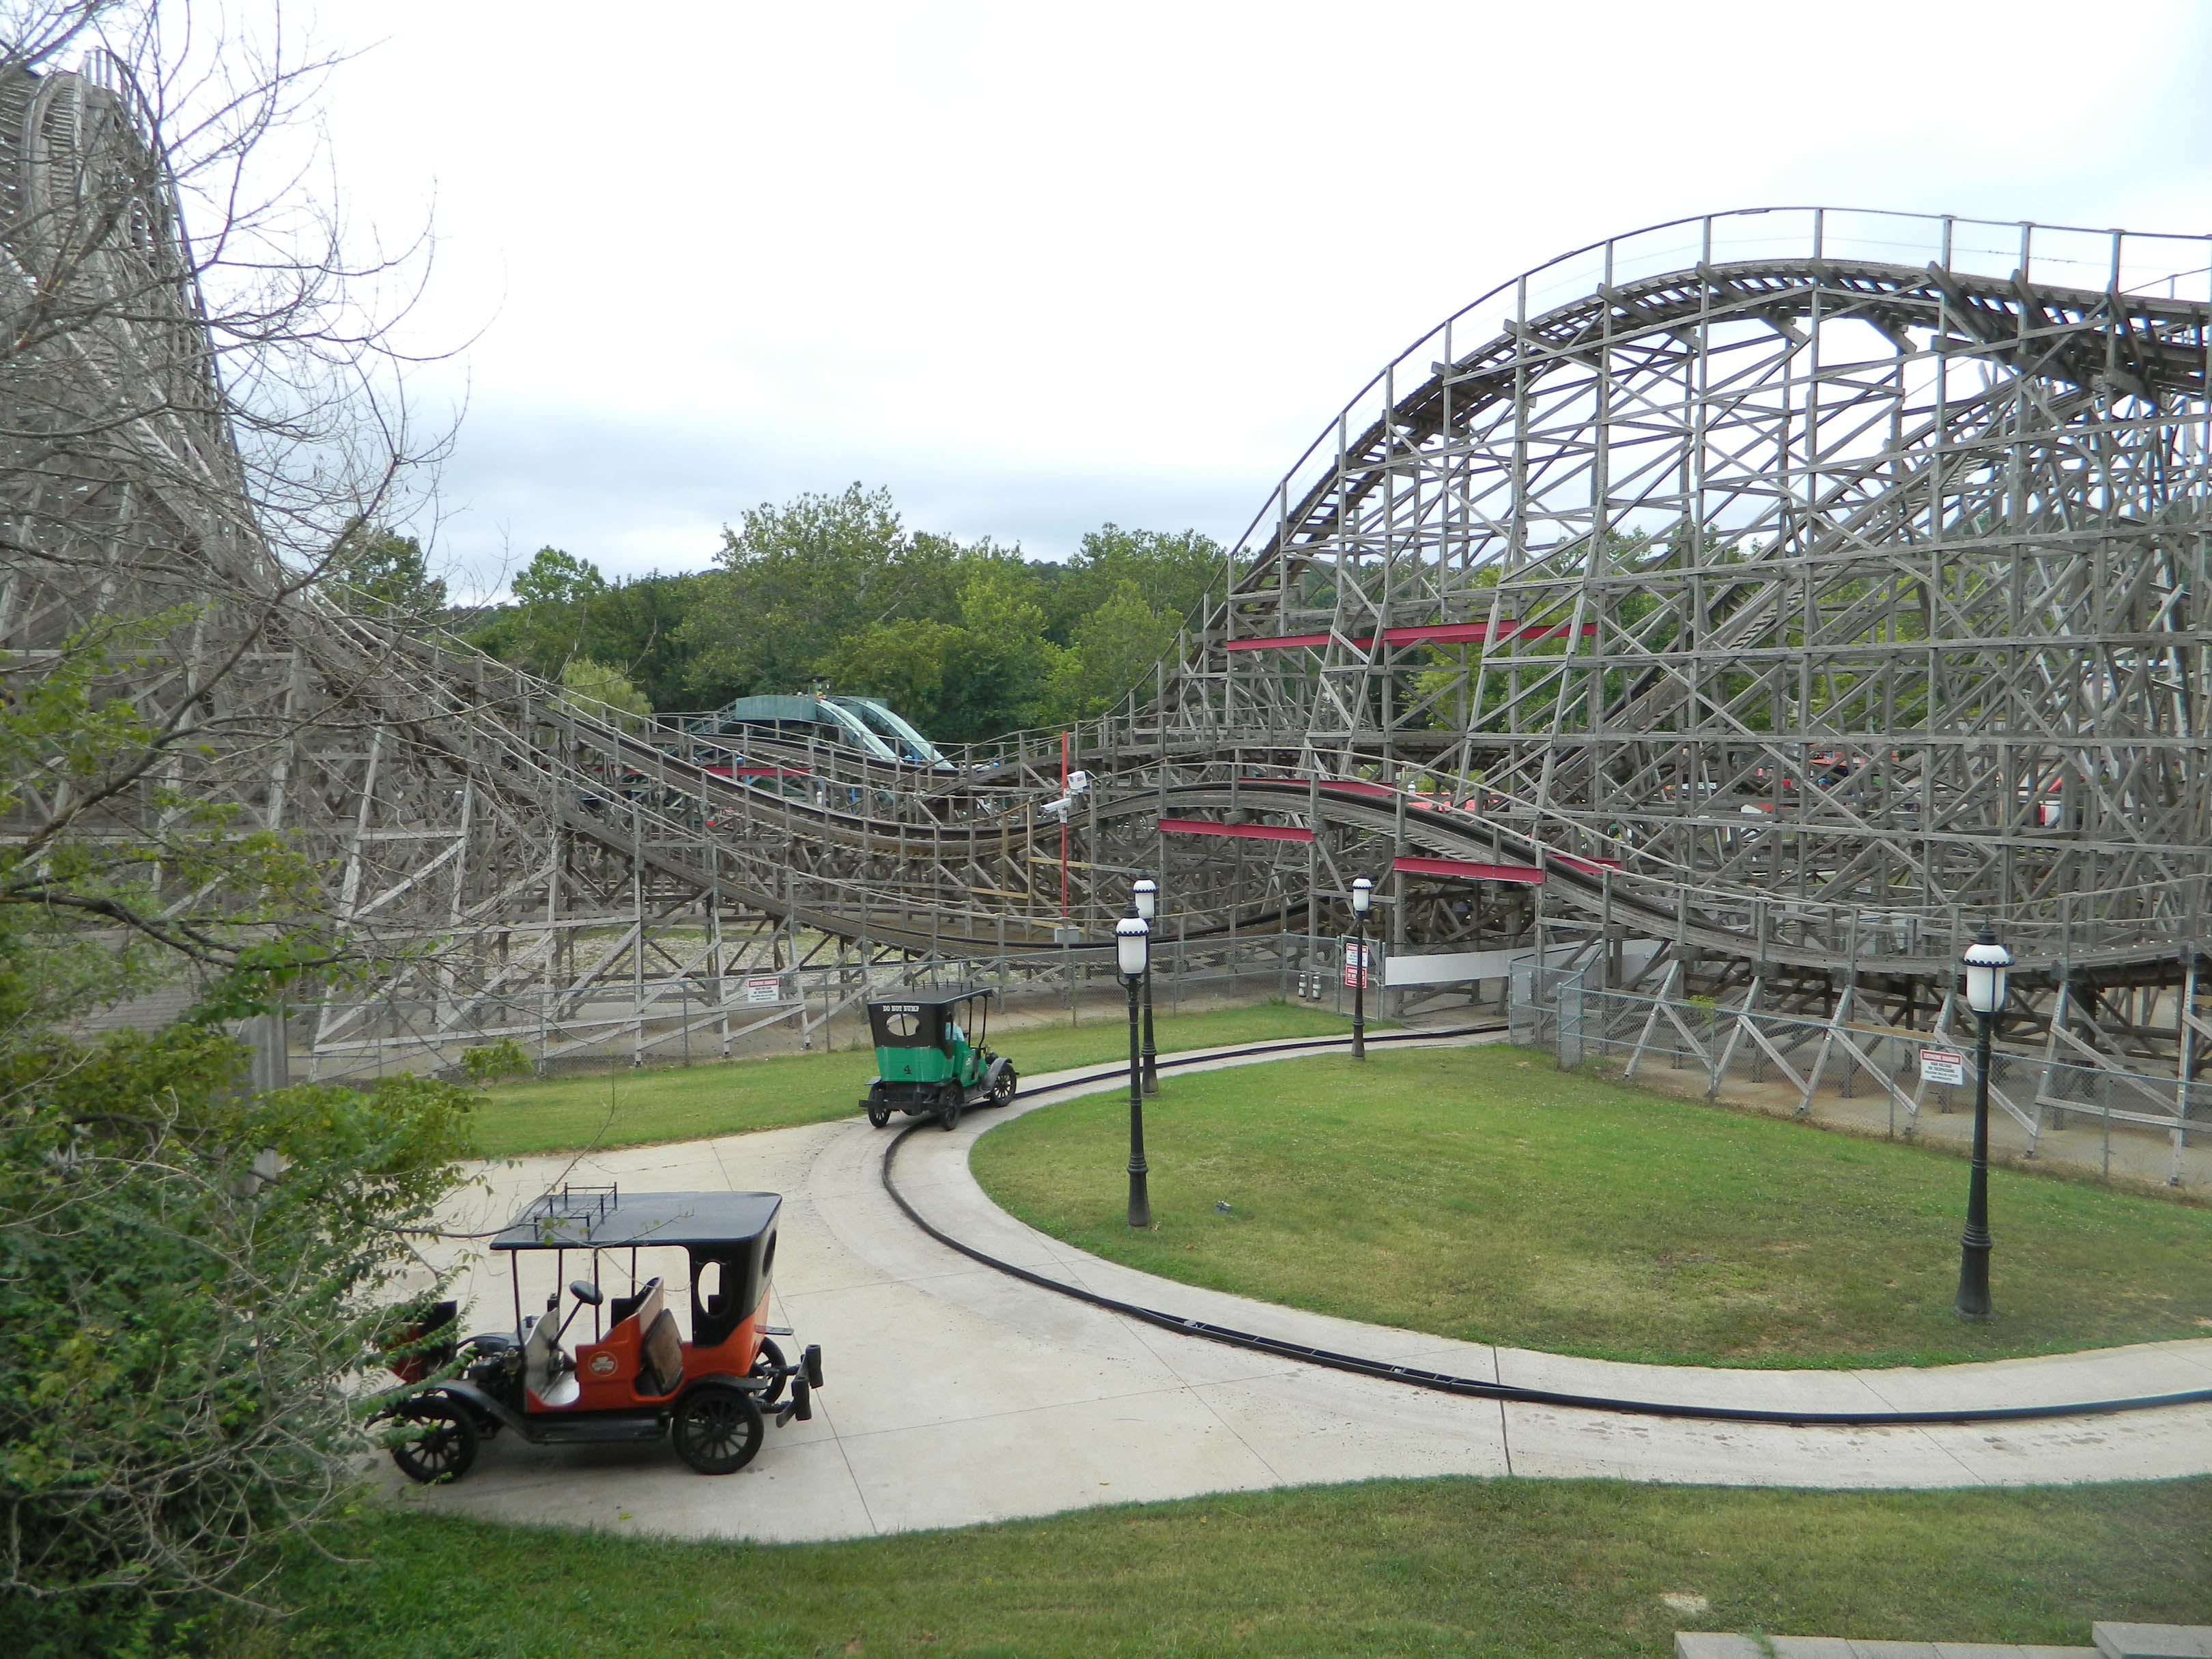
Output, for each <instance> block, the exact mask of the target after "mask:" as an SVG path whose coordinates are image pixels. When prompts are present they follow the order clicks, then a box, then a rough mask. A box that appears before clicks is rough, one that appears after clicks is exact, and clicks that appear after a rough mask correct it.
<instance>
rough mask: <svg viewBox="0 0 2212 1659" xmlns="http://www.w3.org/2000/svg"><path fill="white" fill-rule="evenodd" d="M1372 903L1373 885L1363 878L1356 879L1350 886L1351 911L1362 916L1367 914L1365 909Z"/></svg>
mask: <svg viewBox="0 0 2212 1659" xmlns="http://www.w3.org/2000/svg"><path fill="white" fill-rule="evenodd" d="M1374 902H1375V884H1374V883H1373V882H1371V881H1370V880H1368V879H1367V878H1366V877H1364V876H1360V877H1358V878H1355V879H1354V880H1353V882H1352V909H1353V910H1354V911H1355V912H1357V913H1358V915H1363V916H1364V915H1366V914H1367V907H1368V906H1369V905H1370V904H1372V903H1374Z"/></svg>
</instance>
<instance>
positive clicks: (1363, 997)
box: [1339, 876, 1375, 1060]
mask: <svg viewBox="0 0 2212 1659" xmlns="http://www.w3.org/2000/svg"><path fill="white" fill-rule="evenodd" d="M1374 902H1375V884H1374V883H1373V882H1371V881H1370V880H1368V879H1367V878H1366V877H1364V876H1360V877H1358V878H1356V879H1355V880H1354V881H1353V882H1352V960H1353V961H1354V962H1355V963H1358V966H1357V967H1355V968H1354V969H1352V1058H1353V1059H1354V1060H1364V1059H1366V1058H1367V907H1368V906H1369V905H1370V904H1372V903H1374ZM1339 1006H1341V1005H1339Z"/></svg>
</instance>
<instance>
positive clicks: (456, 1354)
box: [382, 1187, 822, 1481]
mask: <svg viewBox="0 0 2212 1659" xmlns="http://www.w3.org/2000/svg"><path fill="white" fill-rule="evenodd" d="M782 1204H783V1200H782V1199H781V1198H780V1197H779V1196H778V1195H777V1194H774V1193H632V1194H628V1195H626V1196H625V1195H623V1194H621V1193H620V1192H618V1191H617V1189H616V1188H612V1187H605V1188H598V1187H594V1188H574V1187H564V1188H562V1190H561V1191H560V1192H558V1193H553V1194H547V1195H546V1196H544V1198H541V1199H538V1200H536V1201H535V1202H533V1203H532V1204H531V1205H530V1206H528V1207H527V1208H526V1209H525V1210H524V1211H523V1212H522V1213H521V1214H520V1215H519V1216H517V1217H516V1218H514V1221H513V1225H510V1226H509V1227H507V1230H506V1231H503V1232H501V1234H500V1235H499V1236H498V1237H495V1238H494V1239H493V1240H492V1242H491V1247H492V1249H495V1250H498V1251H503V1252H505V1253H507V1267H508V1270H509V1276H510V1278H511V1279H512V1280H513V1287H514V1329H513V1334H512V1335H510V1334H507V1333H505V1332H489V1333H484V1334H478V1335H475V1336H471V1337H468V1338H466V1339H465V1340H461V1341H459V1342H455V1341H453V1340H452V1337H451V1333H452V1331H453V1319H454V1311H455V1304H453V1303H451V1302H442V1303H440V1304H437V1305H436V1306H435V1308H434V1309H432V1310H430V1311H429V1314H428V1317H427V1318H424V1319H422V1320H420V1321H418V1322H415V1323H414V1324H412V1325H410V1327H408V1328H407V1329H406V1330H405V1332H404V1340H403V1341H402V1342H401V1343H400V1344H399V1345H398V1351H397V1354H396V1357H395V1358H393V1360H392V1370H393V1371H394V1372H395V1373H396V1374H397V1375H398V1376H399V1378H400V1379H401V1381H402V1382H403V1383H405V1384H407V1385H408V1386H406V1387H404V1388H403V1389H400V1390H398V1392H396V1393H394V1394H393V1395H390V1396H389V1397H388V1398H387V1400H386V1403H385V1405H384V1407H383V1410H382V1415H383V1416H384V1417H385V1418H386V1419H389V1420H390V1421H391V1422H392V1424H393V1425H395V1427H394V1430H393V1432H392V1460H393V1461H394V1462H397V1463H398V1465H399V1467H400V1468H401V1469H403V1470H404V1471H405V1472H406V1473H407V1474H409V1475H410V1477H412V1478H413V1479H415V1480H422V1481H433V1480H459V1478H460V1477H461V1476H462V1475H464V1474H467V1473H468V1470H469V1468H470V1466H471V1464H473V1463H474V1462H476V1455H477V1445H478V1443H479V1442H481V1441H483V1440H486V1439H489V1438H490V1437H492V1436H494V1435H495V1434H497V1433H499V1432H500V1431H501V1430H502V1429H512V1430H513V1431H514V1432H515V1433H516V1434H518V1435H520V1437H522V1438H524V1439H525V1440H528V1441H530V1442H532V1443H536V1444H541V1445H544V1444H570V1443H584V1442H587V1441H589V1442H607V1441H625V1440H637V1441H641V1440H658V1439H659V1438H661V1437H663V1436H664V1435H665V1436H666V1437H668V1438H669V1439H671V1440H672V1441H673V1442H674V1443H675V1446H676V1455H678V1456H679V1457H681V1458H682V1459H683V1460H684V1462H686V1463H689V1464H690V1466H691V1467H692V1468H695V1469H696V1470H698V1471H699V1472H700V1473H701V1474H732V1473H733V1472H734V1471H736V1470H738V1469H741V1468H744V1466H745V1465H746V1464H747V1463H750V1462H752V1460H753V1457H754V1455H755V1454H756V1453H757V1452H758V1451H759V1450H760V1448H761V1442H762V1440H763V1438H764V1437H765V1436H766V1432H767V1424H768V1419H769V1414H770V1413H773V1414H774V1416H775V1421H776V1423H777V1424H778V1425H783V1424H786V1423H788V1422H790V1421H791V1420H792V1419H793V1418H794V1417H795V1418H797V1419H799V1420H800V1421H801V1422H804V1421H805V1420H806V1419H808V1418H810V1417H811V1416H812V1415H813V1390H814V1389H818V1388H820V1387H821V1386H822V1350H821V1349H820V1348H819V1347H809V1348H807V1349H806V1350H805V1352H802V1353H801V1354H800V1356H799V1361H798V1363H797V1364H789V1363H787V1362H786V1360H785V1358H784V1354H783V1350H782V1349H781V1347H779V1346H777V1344H776V1342H775V1338H776V1337H778V1336H789V1335H790V1334H791V1333H790V1332H789V1331H788V1330H781V1329H775V1328H771V1327H769V1325H768V1323H767V1319H768V1300H769V1275H770V1273H771V1271H772V1270H773V1269H774V1267H775V1225H776V1215H777V1212H778V1211H779V1210H781V1207H782ZM572 1255H573V1256H576V1257H578V1258H580V1260H581V1261H587V1262H588V1263H589V1265H590V1269H591V1271H590V1273H588V1274H587V1275H586V1276H584V1277H581V1278H577V1279H568V1294H569V1297H570V1305H569V1309H568V1316H567V1317H565V1318H563V1317H561V1316H560V1315H561V1291H560V1288H559V1287H560V1285H561V1284H562V1279H564V1278H566V1276H567V1273H568V1262H569V1258H570V1257H571V1256H572ZM539 1263H543V1264H544V1266H545V1267H548V1268H550V1284H551V1285H552V1286H553V1288H552V1290H551V1292H550V1294H549V1295H547V1296H546V1297H545V1306H544V1312H542V1313H538V1314H535V1315H532V1316H528V1317H526V1316H524V1314H523V1311H522V1307H523V1286H522V1281H523V1279H524V1277H525V1273H526V1268H530V1267H537V1265H538V1264H539ZM606 1273H614V1274H616V1275H617V1276H618V1277H619V1278H620V1279H622V1280H623V1282H624V1283H625V1284H626V1285H627V1286H628V1289H627V1291H626V1293H624V1294H621V1295H617V1296H613V1297H610V1296H608V1295H607V1294H606V1292H605V1291H604V1290H603V1289H602V1288H601V1287H602V1285H603V1284H604V1283H605V1274H606ZM587 1309H588V1310H590V1315H591V1317H590V1321H589V1324H590V1331H591V1334H590V1338H589V1340H586V1339H585V1337H584V1335H583V1332H582V1329H581V1328H580V1323H579V1322H580V1318H581V1316H583V1314H584V1313H585V1311H586V1310H587ZM571 1327H578V1328H577V1330H576V1331H575V1334H574V1337H573V1338H571V1336H570V1328H571ZM564 1342H572V1344H573V1346H564ZM787 1386H788V1388H789V1390H790V1395H789V1398H788V1399H786V1398H785V1389H786V1387H787ZM779 1402H781V1403H779Z"/></svg>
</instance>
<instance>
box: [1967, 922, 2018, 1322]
mask: <svg viewBox="0 0 2212 1659" xmlns="http://www.w3.org/2000/svg"><path fill="white" fill-rule="evenodd" d="M2011 966H2012V952H2011V951H2008V950H2006V949H2005V948H2004V946H2003V945H2000V944H1998V943H1997V936H1996V930H1995V929H1994V928H1992V927H1990V925H1989V923H1987V922H1984V923H1983V924H1982V931H1981V934H1980V936H1979V937H1978V938H1977V939H1975V940H1974V942H1973V943H1972V945H1968V946H1967V947H1966V1006H1968V1007H1969V1008H1971V1009H1972V1010H1973V1011H1974V1019H1975V1021H1976V1023H1977V1024H1978V1027H1979V1030H1978V1031H1977V1032H1976V1033H1975V1036H1974V1163H1973V1173H1972V1175H1970V1176H1968V1177H1967V1179H1966V1232H1965V1234H1964V1235H1963V1236H1961V1237H1960V1240H1959V1299H1958V1301H1957V1302H1956V1303H1955V1304H1954V1306H1955V1308H1956V1309H1957V1311H1958V1315H1959V1317H1960V1318H1961V1319H1987V1318H1988V1317H1989V1316H1990V1038H1991V1036H1993V1035H1994V1034H1995V1033H1996V1025H1997V1015H1998V1014H1999V1013H2000V1012H2002V1011H2003V1008H2004V1002H2005V970H2006V969H2008V968H2010V967H2011Z"/></svg>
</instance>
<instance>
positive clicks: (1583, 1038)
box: [1507, 964, 2212, 1183]
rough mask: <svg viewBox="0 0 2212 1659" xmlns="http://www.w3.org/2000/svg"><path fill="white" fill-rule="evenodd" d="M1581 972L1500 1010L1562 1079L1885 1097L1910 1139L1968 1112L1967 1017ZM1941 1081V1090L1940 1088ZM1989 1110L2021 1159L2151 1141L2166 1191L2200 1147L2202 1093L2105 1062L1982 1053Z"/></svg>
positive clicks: (1552, 974) (2211, 1089) (2010, 1051)
mask: <svg viewBox="0 0 2212 1659" xmlns="http://www.w3.org/2000/svg"><path fill="white" fill-rule="evenodd" d="M1594 978H1595V975H1593V974H1592V972H1591V970H1590V969H1589V968H1588V967H1583V968H1576V969H1556V968H1537V967H1535V966H1534V964H1528V965H1524V966H1523V967H1522V968H1521V969H1519V970H1518V971H1516V974H1515V975H1514V976H1513V979H1512V981H1511V982H1510V990H1509V995H1508V1002H1507V1018H1508V1021H1509V1023H1510V1033H1511V1040H1512V1041H1513V1042H1517V1043H1521V1044H1523V1045H1525V1046H1528V1047H1530V1048H1543V1049H1547V1050H1548V1051H1550V1052H1551V1053H1552V1054H1553V1056H1554V1057H1555V1059H1556V1060H1557V1061H1558V1063H1559V1066H1560V1067H1561V1068H1562V1069H1570V1070H1571V1069H1574V1068H1576V1067H1579V1066H1585V1065H1595V1066H1602V1067H1604V1069H1606V1070H1607V1071H1608V1072H1613V1073H1617V1074H1618V1075H1620V1077H1622V1078H1623V1079H1635V1078H1637V1077H1638V1076H1641V1075H1645V1074H1648V1073H1652V1072H1655V1071H1666V1072H1673V1073H1682V1072H1689V1073H1694V1074H1696V1075H1697V1076H1698V1077H1699V1079H1701V1080H1702V1082H1703V1085H1704V1089H1703V1092H1704V1093H1705V1096H1706V1097H1707V1098H1709V1099H1711V1098H1716V1097H1718V1096H1719V1095H1720V1094H1721V1093H1722V1091H1723V1090H1724V1089H1726V1088H1728V1087H1729V1086H1730V1085H1739V1086H1746V1087H1754V1088H1757V1087H1764V1088H1768V1089H1771V1088H1774V1087H1776V1086H1779V1087H1780V1088H1781V1089H1782V1090H1784V1091H1786V1092H1788V1093H1794V1094H1796V1097H1797V1102H1796V1109H1797V1111H1798V1112H1799V1113H1800V1114H1801V1115H1802V1114H1807V1113H1809V1112H1810V1111H1811V1110H1812V1108H1813V1104H1814V1100H1815V1098H1816V1097H1818V1098H1825V1099H1828V1100H1838V1101H1849V1100H1853V1099H1857V1098H1869V1099H1874V1100H1882V1099H1885V1098H1886V1100H1887V1105H1888V1109H1889V1127H1890V1129H1891V1131H1892V1132H1893V1133H1902V1134H1911V1133H1915V1132H1916V1131H1917V1129H1918V1128H1919V1127H1921V1126H1920V1118H1921V1115H1922V1113H1923V1112H1924V1111H1928V1110H1931V1109H1932V1110H1934V1111H1936V1112H1939V1113H1942V1112H1948V1111H1951V1110H1953V1109H1954V1108H1965V1107H1971V1106H1972V1103H1973V1097H1974V1034H1973V1026H1972V1018H1971V1017H1970V1016H1968V1017H1964V1018H1961V1019H1960V1021H1959V1022H1958V1023H1956V1024H1949V1025H1948V1026H1946V1027H1943V1028H1940V1029H1937V1030H1901V1029H1899V1028H1897V1027H1894V1026H1888V1025H1881V1024H1874V1023H1872V1022H1870V1021H1865V1020H1860V1019H1857V1018H1853V1017H1852V1015H1851V1012H1850V998H1849V996H1848V995H1846V996H1844V997H1842V998H1839V999H1838V1002H1837V1006H1836V1010H1835V1012H1833V1013H1832V1014H1831V1015H1829V1016H1828V1017H1826V1018H1821V1017H1820V1016H1818V1015H1814V1014H1804V1013H1782V1012H1774V1011H1771V1010H1765V1009H1759V1008H1747V1007H1743V1006H1735V1005H1732V1004H1724V1003H1720V1002H1716V1001H1713V1000H1707V999H1687V1000H1683V999H1675V998H1668V997H1664V996H1659V995H1652V994H1642V993H1638V992H1633V991H1615V990H1607V989H1603V988H1600V987H1596V986H1595V985H1593V984H1592V983H1591V981H1592V980H1593V979H1594ZM1950 1079H1955V1080H1950ZM1990 1107H1991V1109H1992V1110H1994V1111H1996V1112H1999V1113H2002V1114H2003V1115H2005V1116H2007V1117H2008V1118H2009V1119H2010V1120H2011V1121H2014V1122H2015V1123H2016V1124H2017V1125H2018V1126H2019V1127H2020V1129H2021V1133H2023V1134H2024V1136H2025V1137H2026V1140H2027V1153H2028V1155H2029V1156H2031V1157H2033V1155H2034V1153H2035V1152H2036V1149H2037V1146H2038V1143H2039V1141H2040V1140H2041V1139H2042V1137H2043V1136H2044V1135H2045V1133H2047V1132H2050V1131H2054V1130H2062V1129H2069V1128H2083V1127H2091V1126H2095V1127H2100V1128H2101V1129H2102V1131H2103V1133H2104V1137H2105V1145H2106V1152H2105V1158H2104V1164H2105V1168H2106V1172H2107V1173H2110V1170H2111V1144H2112V1135H2113V1134H2114V1133H2116V1132H2117V1133H2122V1134H2135V1135H2142V1134H2155V1135H2161V1136H2164V1137H2166V1138H2167V1139H2169V1140H2170V1142H2171V1145H2172V1163H2171V1173H2170V1174H2169V1176H2168V1177H2167V1179H2168V1180H2169V1182H2176V1183H2178V1182H2179V1181H2180V1179H2181V1176H2182V1169H2183V1157H2182V1155H2183V1153H2184V1152H2185V1150H2186V1149H2187V1148H2188V1146H2189V1145H2190V1140H2191V1136H2192V1135H2194V1136H2196V1137H2197V1138H2198V1139H2197V1144H2198V1145H2199V1146H2203V1145H2204V1144H2206V1142H2207V1140H2208V1139H2212V1082H2208V1081H2206V1080H2204V1079H2196V1080H2193V1081H2192V1080H2191V1079H2185V1078H2182V1077H2179V1076H2175V1075H2172V1074H2171V1073H2168V1074H2163V1075H2162V1074H2160V1073H2154V1072H2148V1071H2143V1070H2140V1069H2136V1068H2135V1067H2131V1066H2127V1065H2125V1064H2124V1063H2122V1062H2121V1060H2118V1058H2117V1057H2116V1058H2115V1059H2114V1060H2112V1062H2111V1063H2108V1064H2103V1065H2091V1064H2086V1063H2083V1062H2081V1060H2076V1059H2069V1058H2067V1057H2065V1056H2064V1055H2063V1054H2060V1053H2058V1052H2057V1051H2056V1049H2055V1047H2046V1049H2045V1052H2044V1053H2041V1054H2034V1053H2027V1052H2023V1051H2021V1049H2019V1048H1998V1049H1996V1051H1995V1052H1994V1053H1993V1054H1992V1055H1991V1060H1990Z"/></svg>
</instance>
